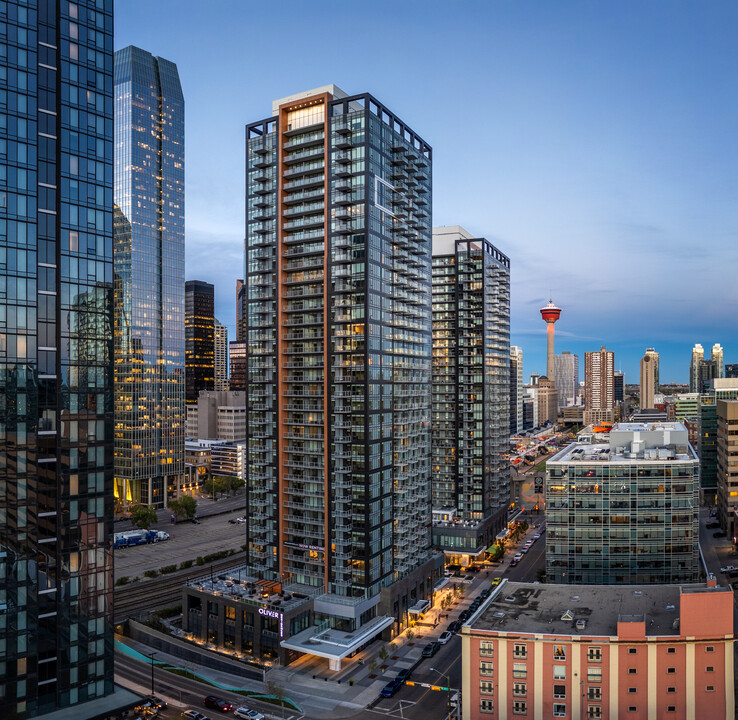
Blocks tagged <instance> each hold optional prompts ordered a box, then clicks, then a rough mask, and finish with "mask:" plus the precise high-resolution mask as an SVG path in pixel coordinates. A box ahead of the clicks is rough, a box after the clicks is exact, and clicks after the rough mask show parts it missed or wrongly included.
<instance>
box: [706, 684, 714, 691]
mask: <svg viewBox="0 0 738 720" xmlns="http://www.w3.org/2000/svg"><path fill="white" fill-rule="evenodd" d="M705 692H715V686H714V685H707V686H706V687H705Z"/></svg>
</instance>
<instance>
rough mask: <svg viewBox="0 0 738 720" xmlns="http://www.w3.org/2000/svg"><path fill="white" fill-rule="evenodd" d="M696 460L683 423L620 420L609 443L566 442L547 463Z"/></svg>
mask: <svg viewBox="0 0 738 720" xmlns="http://www.w3.org/2000/svg"><path fill="white" fill-rule="evenodd" d="M634 460H646V461H648V462H670V463H673V462H680V461H681V462H693V461H695V460H697V455H696V453H695V451H694V449H693V448H692V446H691V445H690V444H689V432H688V431H687V428H686V427H685V425H684V424H683V423H681V422H630V423H618V424H617V425H614V426H613V427H612V429H611V430H610V434H609V436H608V440H607V442H600V443H586V442H576V443H572V444H571V445H567V447H565V448H564V449H563V450H561V451H560V452H558V453H557V454H556V455H554V456H553V457H552V458H551V459H550V460H549V461H548V462H549V464H550V463H555V462H567V463H568V462H588V463H589V462H609V463H632V462H633V461H634Z"/></svg>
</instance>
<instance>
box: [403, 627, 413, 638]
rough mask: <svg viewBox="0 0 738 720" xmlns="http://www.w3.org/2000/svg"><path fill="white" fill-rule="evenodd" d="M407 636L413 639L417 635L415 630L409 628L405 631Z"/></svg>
mask: <svg viewBox="0 0 738 720" xmlns="http://www.w3.org/2000/svg"><path fill="white" fill-rule="evenodd" d="M405 636H406V637H407V639H408V640H412V639H413V638H414V637H415V631H414V630H413V629H412V628H408V629H407V630H406V631H405Z"/></svg>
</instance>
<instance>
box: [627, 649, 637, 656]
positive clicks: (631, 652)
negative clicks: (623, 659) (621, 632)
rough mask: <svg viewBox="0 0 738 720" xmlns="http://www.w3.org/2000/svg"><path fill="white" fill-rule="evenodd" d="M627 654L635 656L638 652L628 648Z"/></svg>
mask: <svg viewBox="0 0 738 720" xmlns="http://www.w3.org/2000/svg"><path fill="white" fill-rule="evenodd" d="M628 652H629V653H630V654H631V655H635V654H636V653H637V652H638V649H637V648H628Z"/></svg>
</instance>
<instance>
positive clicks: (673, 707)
mask: <svg viewBox="0 0 738 720" xmlns="http://www.w3.org/2000/svg"><path fill="white" fill-rule="evenodd" d="M666 712H676V705H667V706H666Z"/></svg>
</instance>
